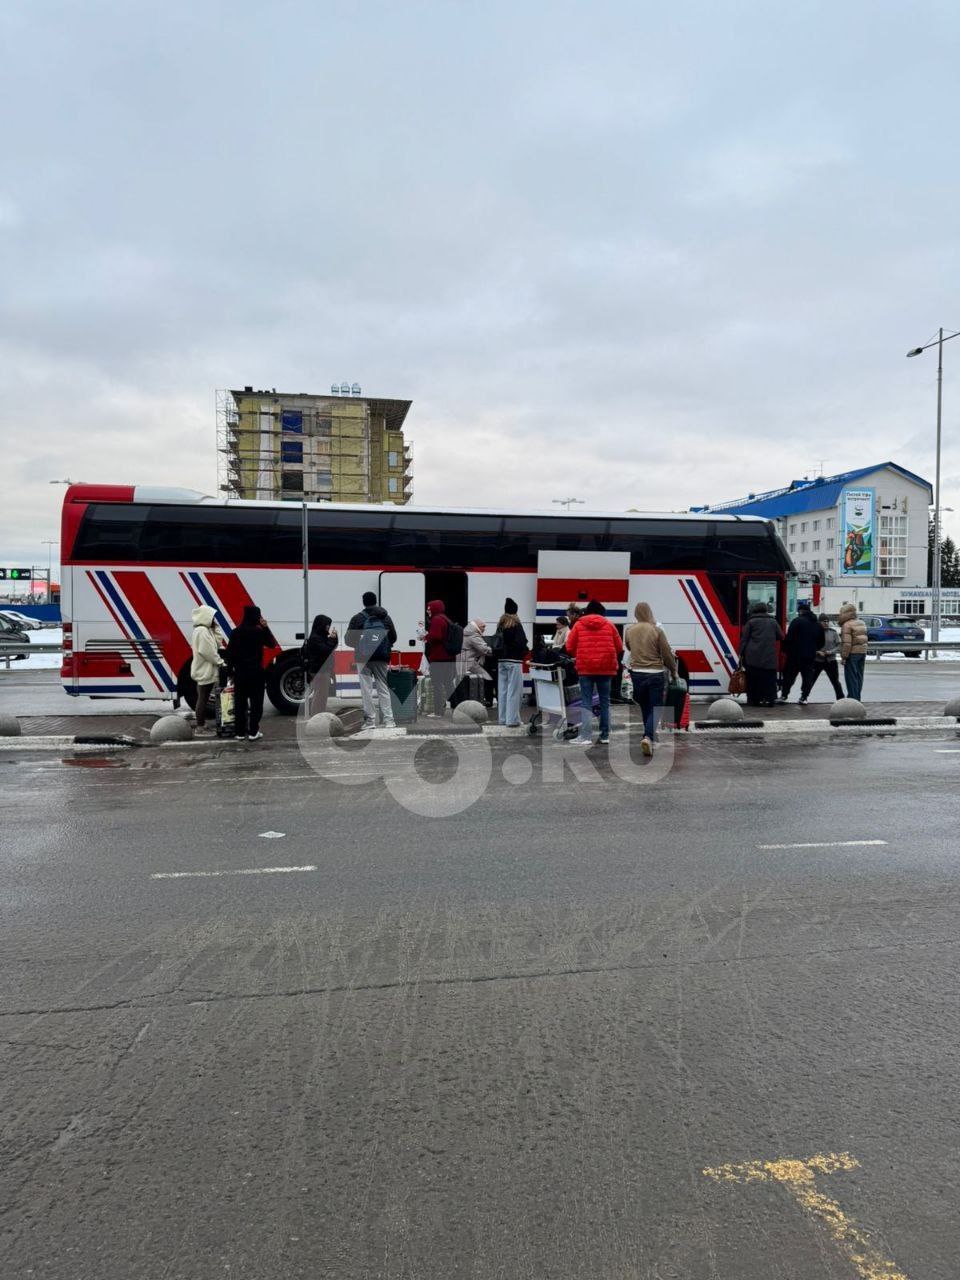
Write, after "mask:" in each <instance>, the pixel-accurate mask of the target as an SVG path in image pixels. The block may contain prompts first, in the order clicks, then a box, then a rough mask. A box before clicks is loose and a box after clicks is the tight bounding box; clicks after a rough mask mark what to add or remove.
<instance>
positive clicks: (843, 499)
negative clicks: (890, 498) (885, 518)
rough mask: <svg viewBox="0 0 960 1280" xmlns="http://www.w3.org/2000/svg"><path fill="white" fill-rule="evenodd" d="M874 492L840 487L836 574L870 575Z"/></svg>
mask: <svg viewBox="0 0 960 1280" xmlns="http://www.w3.org/2000/svg"><path fill="white" fill-rule="evenodd" d="M875 513H876V491H875V490H874V489H844V491H843V493H841V495H840V555H841V560H840V573H841V575H842V576H843V577H846V578H869V577H871V576H872V575H873V572H874V567H873V546H874V522H875Z"/></svg>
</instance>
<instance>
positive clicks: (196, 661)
mask: <svg viewBox="0 0 960 1280" xmlns="http://www.w3.org/2000/svg"><path fill="white" fill-rule="evenodd" d="M213 619H214V611H213V609H211V607H210V606H209V605H208V604H201V605H198V606H197V608H196V609H194V611H193V615H192V620H193V637H192V639H191V641H190V645H191V648H192V649H193V661H192V662H191V663H190V676H191V679H192V680H193V681H194V683H195V684H196V686H197V706H196V715H197V733H206V732H207V731H206V729H205V728H204V725H205V723H206V718H207V707H208V706H209V705H210V695H211V694H212V693H213V690H214V687H215V686H216V683H217V681H218V680H219V678H220V668H221V667H222V666H225V665H226V664H225V662H224V660H223V658H222V657H221V656H220V648H221V645H222V644H223V634H222V632H221V631H220V629H219V627H218V626H217V625H216V623H215V622H214V620H213Z"/></svg>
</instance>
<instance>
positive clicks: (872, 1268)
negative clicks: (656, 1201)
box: [703, 1151, 907, 1280]
mask: <svg viewBox="0 0 960 1280" xmlns="http://www.w3.org/2000/svg"><path fill="white" fill-rule="evenodd" d="M859 1167H860V1162H859V1160H856V1159H855V1158H854V1157H853V1156H852V1155H850V1153H849V1152H847V1151H840V1152H832V1153H829V1154H827V1155H816V1156H811V1157H810V1159H809V1160H794V1159H782V1160H750V1161H747V1162H746V1163H745V1164H722V1165H719V1166H718V1167H717V1168H716V1169H704V1171H703V1172H704V1175H705V1176H706V1177H708V1178H712V1179H713V1180H714V1181H715V1182H732V1183H734V1184H737V1185H739V1186H745V1185H747V1184H748V1183H751V1182H778V1183H780V1185H781V1186H783V1187H785V1188H786V1189H787V1191H789V1192H790V1194H791V1195H792V1196H793V1197H794V1199H795V1200H796V1201H797V1203H798V1204H799V1205H800V1207H801V1208H802V1209H803V1210H804V1211H805V1212H806V1213H808V1214H809V1215H810V1216H811V1217H812V1218H816V1219H817V1220H818V1221H819V1222H821V1223H823V1225H824V1226H825V1227H826V1228H827V1230H828V1231H829V1233H830V1235H831V1237H832V1239H833V1241H834V1243H835V1244H836V1245H837V1247H838V1248H839V1250H840V1251H841V1253H843V1254H844V1255H845V1256H846V1257H847V1258H849V1260H850V1261H851V1263H852V1264H853V1265H854V1267H855V1268H856V1270H857V1275H859V1276H860V1277H861V1280H907V1277H906V1275H905V1274H904V1272H903V1271H901V1270H900V1268H899V1267H898V1266H897V1264H896V1263H895V1262H893V1261H892V1260H891V1259H890V1258H885V1257H884V1256H883V1254H882V1253H881V1252H880V1251H879V1250H878V1249H877V1248H876V1246H875V1245H873V1244H872V1243H871V1241H870V1239H869V1237H868V1236H866V1235H865V1234H864V1233H863V1232H862V1231H861V1230H860V1228H859V1227H858V1226H857V1225H856V1223H854V1222H852V1221H851V1220H850V1219H849V1218H848V1217H847V1215H846V1214H845V1213H844V1212H843V1210H842V1209H841V1208H840V1206H839V1205H838V1204H837V1202H836V1200H831V1199H830V1197H829V1196H825V1195H824V1194H823V1192H822V1191H819V1190H818V1189H817V1185H816V1176H817V1174H827V1173H849V1172H851V1171H852V1170H853V1169H859Z"/></svg>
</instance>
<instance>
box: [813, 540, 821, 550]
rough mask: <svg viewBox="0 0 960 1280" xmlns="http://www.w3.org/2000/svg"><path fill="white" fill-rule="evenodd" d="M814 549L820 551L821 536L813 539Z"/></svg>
mask: <svg viewBox="0 0 960 1280" xmlns="http://www.w3.org/2000/svg"><path fill="white" fill-rule="evenodd" d="M812 549H813V550H814V551H819V550H820V539H819V538H814V540H813V548H812Z"/></svg>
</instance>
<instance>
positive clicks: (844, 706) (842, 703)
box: [830, 698, 867, 720]
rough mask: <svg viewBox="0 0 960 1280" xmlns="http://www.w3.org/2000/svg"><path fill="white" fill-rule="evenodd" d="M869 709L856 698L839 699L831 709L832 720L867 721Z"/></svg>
mask: <svg viewBox="0 0 960 1280" xmlns="http://www.w3.org/2000/svg"><path fill="white" fill-rule="evenodd" d="M866 718H867V708H866V707H865V706H864V705H863V703H862V702H858V701H857V699H856V698H838V699H837V701H836V702H835V703H834V704H833V706H832V707H831V708H830V719H831V720H866Z"/></svg>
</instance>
